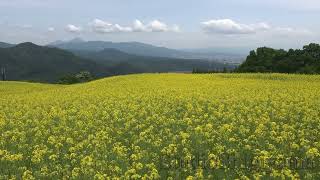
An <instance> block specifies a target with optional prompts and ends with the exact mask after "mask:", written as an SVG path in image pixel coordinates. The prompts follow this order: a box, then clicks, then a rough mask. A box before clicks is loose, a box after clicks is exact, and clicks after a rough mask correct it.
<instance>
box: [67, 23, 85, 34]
mask: <svg viewBox="0 0 320 180" xmlns="http://www.w3.org/2000/svg"><path fill="white" fill-rule="evenodd" d="M65 29H66V31H68V32H71V33H78V32H81V30H82V29H81V27H78V26H75V25H72V24H68V25H67V26H66V28H65Z"/></svg>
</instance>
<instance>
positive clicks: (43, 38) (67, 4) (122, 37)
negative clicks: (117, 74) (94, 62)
mask: <svg viewBox="0 0 320 180" xmlns="http://www.w3.org/2000/svg"><path fill="white" fill-rule="evenodd" d="M319 19H320V1H319V0H268V1H260V0H241V1H240V0H159V1H156V0H90V1H88V0H1V1H0V41H2V42H10V43H20V42H26V41H30V42H34V43H37V44H40V45H45V44H47V43H50V42H53V41H56V40H70V39H73V38H76V37H79V38H82V39H84V40H102V41H115V42H127V41H138V42H144V43H150V44H153V45H157V46H165V47H169V48H176V49H203V48H208V49H210V48H211V49H213V48H217V49H223V48H230V49H232V48H233V49H236V48H238V49H254V48H257V47H261V46H269V47H274V48H284V49H288V48H301V47H302V46H303V45H305V44H308V43H311V42H315V43H319V41H320V31H319V30H320V23H318V22H319V21H318V20H319Z"/></svg>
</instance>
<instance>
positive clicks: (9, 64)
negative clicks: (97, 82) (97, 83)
mask: <svg viewBox="0 0 320 180" xmlns="http://www.w3.org/2000/svg"><path fill="white" fill-rule="evenodd" d="M0 67H5V68H6V72H7V79H8V80H20V81H21V80H28V81H38V82H56V81H57V80H58V79H59V78H61V77H63V76H65V75H69V74H74V73H78V72H79V71H90V72H91V73H92V74H94V75H95V76H97V77H103V76H107V75H109V73H108V71H107V68H105V67H104V66H101V65H99V64H98V63H96V62H94V61H91V60H87V59H83V58H79V57H77V56H75V55H73V54H72V53H70V52H68V51H64V50H60V49H57V48H48V47H42V46H37V45H35V44H32V43H22V44H19V45H17V46H14V47H10V48H0Z"/></svg>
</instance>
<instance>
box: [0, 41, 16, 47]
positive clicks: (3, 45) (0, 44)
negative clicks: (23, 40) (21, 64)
mask: <svg viewBox="0 0 320 180" xmlns="http://www.w3.org/2000/svg"><path fill="white" fill-rule="evenodd" d="M13 46H15V44H9V43H5V42H0V48H9V47H13Z"/></svg>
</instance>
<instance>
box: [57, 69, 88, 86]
mask: <svg viewBox="0 0 320 180" xmlns="http://www.w3.org/2000/svg"><path fill="white" fill-rule="evenodd" d="M93 79H94V77H93V76H92V75H91V73H90V72H89V71H82V72H79V73H78V74H75V75H67V76H64V77H62V78H60V80H59V84H76V83H83V82H88V81H91V80H93Z"/></svg>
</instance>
